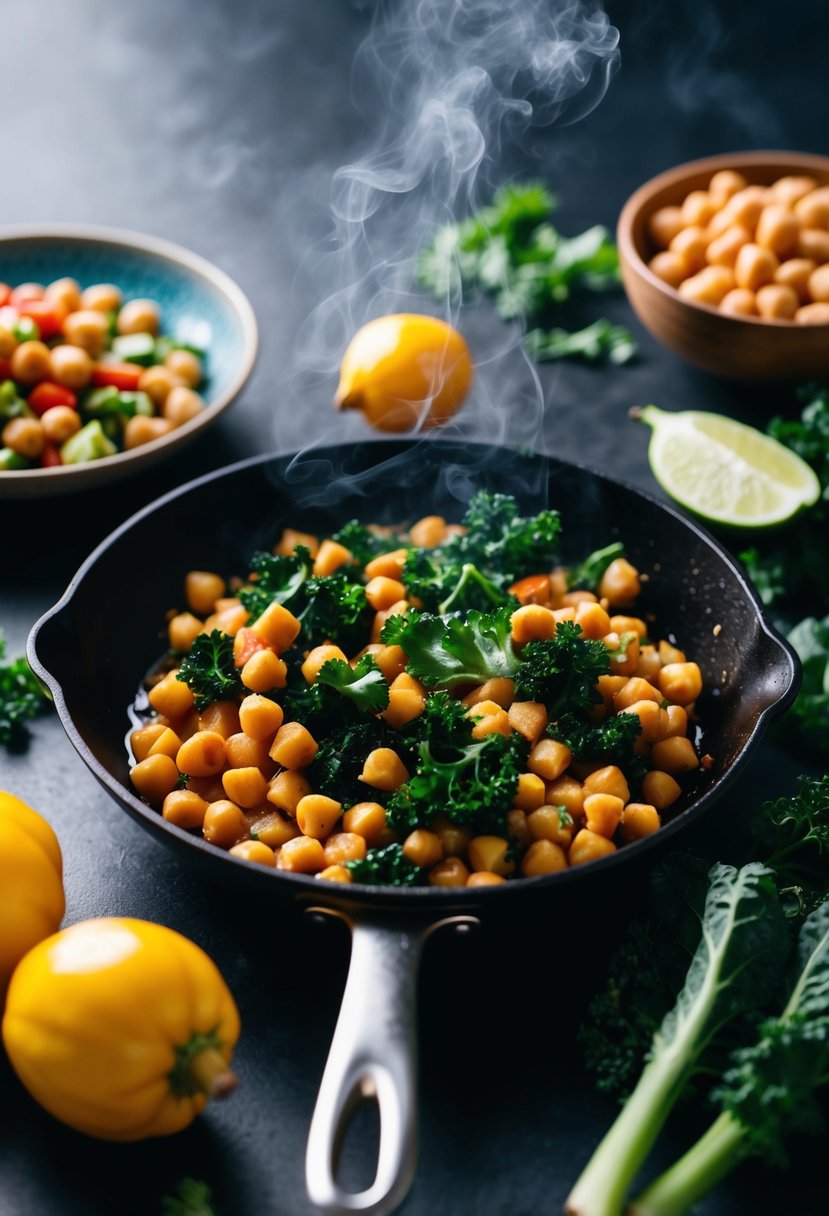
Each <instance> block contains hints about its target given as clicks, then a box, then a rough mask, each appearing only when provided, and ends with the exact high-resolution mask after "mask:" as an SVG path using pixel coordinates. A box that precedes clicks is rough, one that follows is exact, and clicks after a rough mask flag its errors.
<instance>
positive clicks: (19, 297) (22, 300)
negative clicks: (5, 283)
mask: <svg viewBox="0 0 829 1216" xmlns="http://www.w3.org/2000/svg"><path fill="white" fill-rule="evenodd" d="M44 295H45V288H44V287H43V285H42V284H41V283H21V284H20V285H19V286H18V287H15V288H13V290H12V293H11V295H10V296H9V303H10V304H13V305H14V307H15V308H20V305H21V304H27V303H29V302H30V301H31V300H42V299H43V297H44Z"/></svg>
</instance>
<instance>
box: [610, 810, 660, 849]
mask: <svg viewBox="0 0 829 1216" xmlns="http://www.w3.org/2000/svg"><path fill="white" fill-rule="evenodd" d="M660 826H661V824H660V819H659V811H658V810H657V809H656V807H655V806H649V805H648V804H647V803H645V802H629V803H628V805H627V806H626V807H625V809H624V811H623V812H622V822H621V825H620V827H619V835H620V836H621V838H622V840H623V841H624V843H625V844H630V843H631V842H632V841H634V840H641V839H642V838H643V837H644V836H651V835H653V833H654V832H656V831H657V830H658V829H659V827H660Z"/></svg>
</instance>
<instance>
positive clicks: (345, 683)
mask: <svg viewBox="0 0 829 1216" xmlns="http://www.w3.org/2000/svg"><path fill="white" fill-rule="evenodd" d="M316 682H317V684H322V685H325V686H327V687H329V688H333V689H336V691H337V692H338V693H340V694H341V695H342V696H343V697H347V698H348V699H349V700H350V701H352V702H353V703H354V706H355V708H356V709H358V710H360V711H361V712H363V713H379V712H380V711H381V710H383V709H385V708H386V706H387V705H388V703H389V686H388V684H387V683H386V678H385V676H384V675H383V673H382V671H381V670H380V668H379V667H378V666H377V661H376V659H375V658H374V656H373V655H370V654H364V655H363V656H362V658H360V659H358V661H357V662H356V663H355V664H354V666H353V667H351V666H350V665H349V664H348V663H344V662H343V660H342V659H329V660H328V662H327V663H323V665H322V667H321V668H320V670H319V672H318V673H317V679H316Z"/></svg>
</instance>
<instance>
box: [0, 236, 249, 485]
mask: <svg viewBox="0 0 829 1216" xmlns="http://www.w3.org/2000/svg"><path fill="white" fill-rule="evenodd" d="M65 276H69V277H71V278H73V279H77V281H78V282H79V283H80V285H81V287H82V288H84V287H88V286H90V285H91V284H93V283H115V284H116V285H117V286H118V287H120V288H121V290H122V291H123V293H124V296H125V297H126V298H127V299H129V298H132V297H149V298H150V299H153V300H155V301H156V302H157V303H158V305H159V306H160V308H161V316H162V330H163V332H164V333H168V334H171V335H173V336H174V337H175V338H178V339H180V340H182V341H191V342H193V343H194V345H197V346H200V347H203V348H204V349H205V350H206V351H207V360H206V367H205V371H206V375H207V380H206V383H205V385H204V387H203V388H202V389H200V390H199V391H200V392H201V394H202V396H203V397H204V399H205V401H206V402H207V408H206V409H205V410H204V411H203V412H202V413H201V414H199V415H198V417H196V418H193V419H191V421H190V422H187V423H185V424H184V425H183V426H181V427H177V428H176V430H174V431H171V432H170V434H169V435H165V436H163V437H162V438H161V439H157V440H155V441H154V442H152V443H148V444H145V445H144V446H143V447H139V448H134V449H133V450H132V451H129V452H119V453H117V455H115V456H106V457H103V458H102V459H101V460H95V461H90V462H89V463H88V464H76V465H61V466H59V467H57V468H50V469H26V470H20V471H14V472H11V471H8V472H7V471H0V498H25V497H34V496H41V495H44V496H45V495H51V494H53V493H63V492H66V491H69V490H76V489H81V488H84V489H85V488H87V487H89V486H91V485H97V484H99V483H101V482H103V481H106V480H109V479H113V478H116V477H122V476H125V475H127V474H128V473H132V472H135V471H137V470H139V469H142V468H146V467H147V466H148V465H150V464H152V463H154V462H155V461H158V460H161V459H163V458H164V457H165V456H169V455H170V454H171V453H172V452H174V451H175V450H176V449H177V448H179V447H181V446H182V445H183V444H185V443H187V442H189V441H190V440H191V439H193V438H194V437H195V436H196V435H197V434H199V433H200V432H201V431H202V430H203V429H204V428H205V427H207V426H210V425H211V423H213V422H215V420H216V418H218V416H219V414H220V413H221V412H222V410H224V409H226V408H227V406H228V405H230V403H231V402H232V401H233V400H234V398H235V397H237V396H238V394H239V393H240V391H241V390H242V388H243V386H244V384H245V382H246V381H247V379H248V377H249V376H250V373H251V370H252V368H253V364H254V360H255V358H256V349H257V343H258V336H257V328H256V319H255V317H254V315H253V309H252V308H251V306H250V303H249V302H248V299H247V297H246V296H245V295H244V293H243V292H242V291H241V289H240V288H239V287H237V285H236V284H235V283H234V282H233V280H232V279H230V278H228V276H227V275H226V274H224V273H223V272H222V271H221V270H219V269H218V268H217V267H216V266H213V265H212V264H211V263H210V262H208V261H206V260H205V259H204V258H201V257H199V256H198V255H197V254H195V253H190V252H189V251H188V250H186V249H182V248H181V247H180V246H179V245H173V244H171V243H170V242H169V241H162V240H158V239H157V238H155V237H151V236H143V235H141V234H140V233H134V232H122V231H120V230H119V229H112V228H97V227H85V226H77V225H68V224H67V225H64V224H50V225H48V226H43V227H40V226H38V227H19V228H8V229H4V230H0V282H5V283H10V284H12V286H14V285H15V284H17V283H24V282H36V283H49V282H51V281H52V280H54V279H60V278H64V277H65Z"/></svg>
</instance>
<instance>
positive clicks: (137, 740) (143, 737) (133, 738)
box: [130, 722, 167, 761]
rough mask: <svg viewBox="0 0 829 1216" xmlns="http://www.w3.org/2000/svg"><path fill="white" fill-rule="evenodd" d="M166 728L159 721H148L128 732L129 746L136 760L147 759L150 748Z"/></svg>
mask: <svg viewBox="0 0 829 1216" xmlns="http://www.w3.org/2000/svg"><path fill="white" fill-rule="evenodd" d="M166 729H167V727H166V726H164V725H163V723H161V722H148V723H147V725H146V726H140V727H139V728H138V729H137V730H134V731H131V732H130V747H131V748H132V754H133V756H135V759H136V761H141V760H146V759H147V757H148V756H149V754H150V748H151V747H152V745H153V744H154V743H155V741H156V739H158V738H159V737H160V736H161V735H162V734H163V733H164V731H165V730H166Z"/></svg>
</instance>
